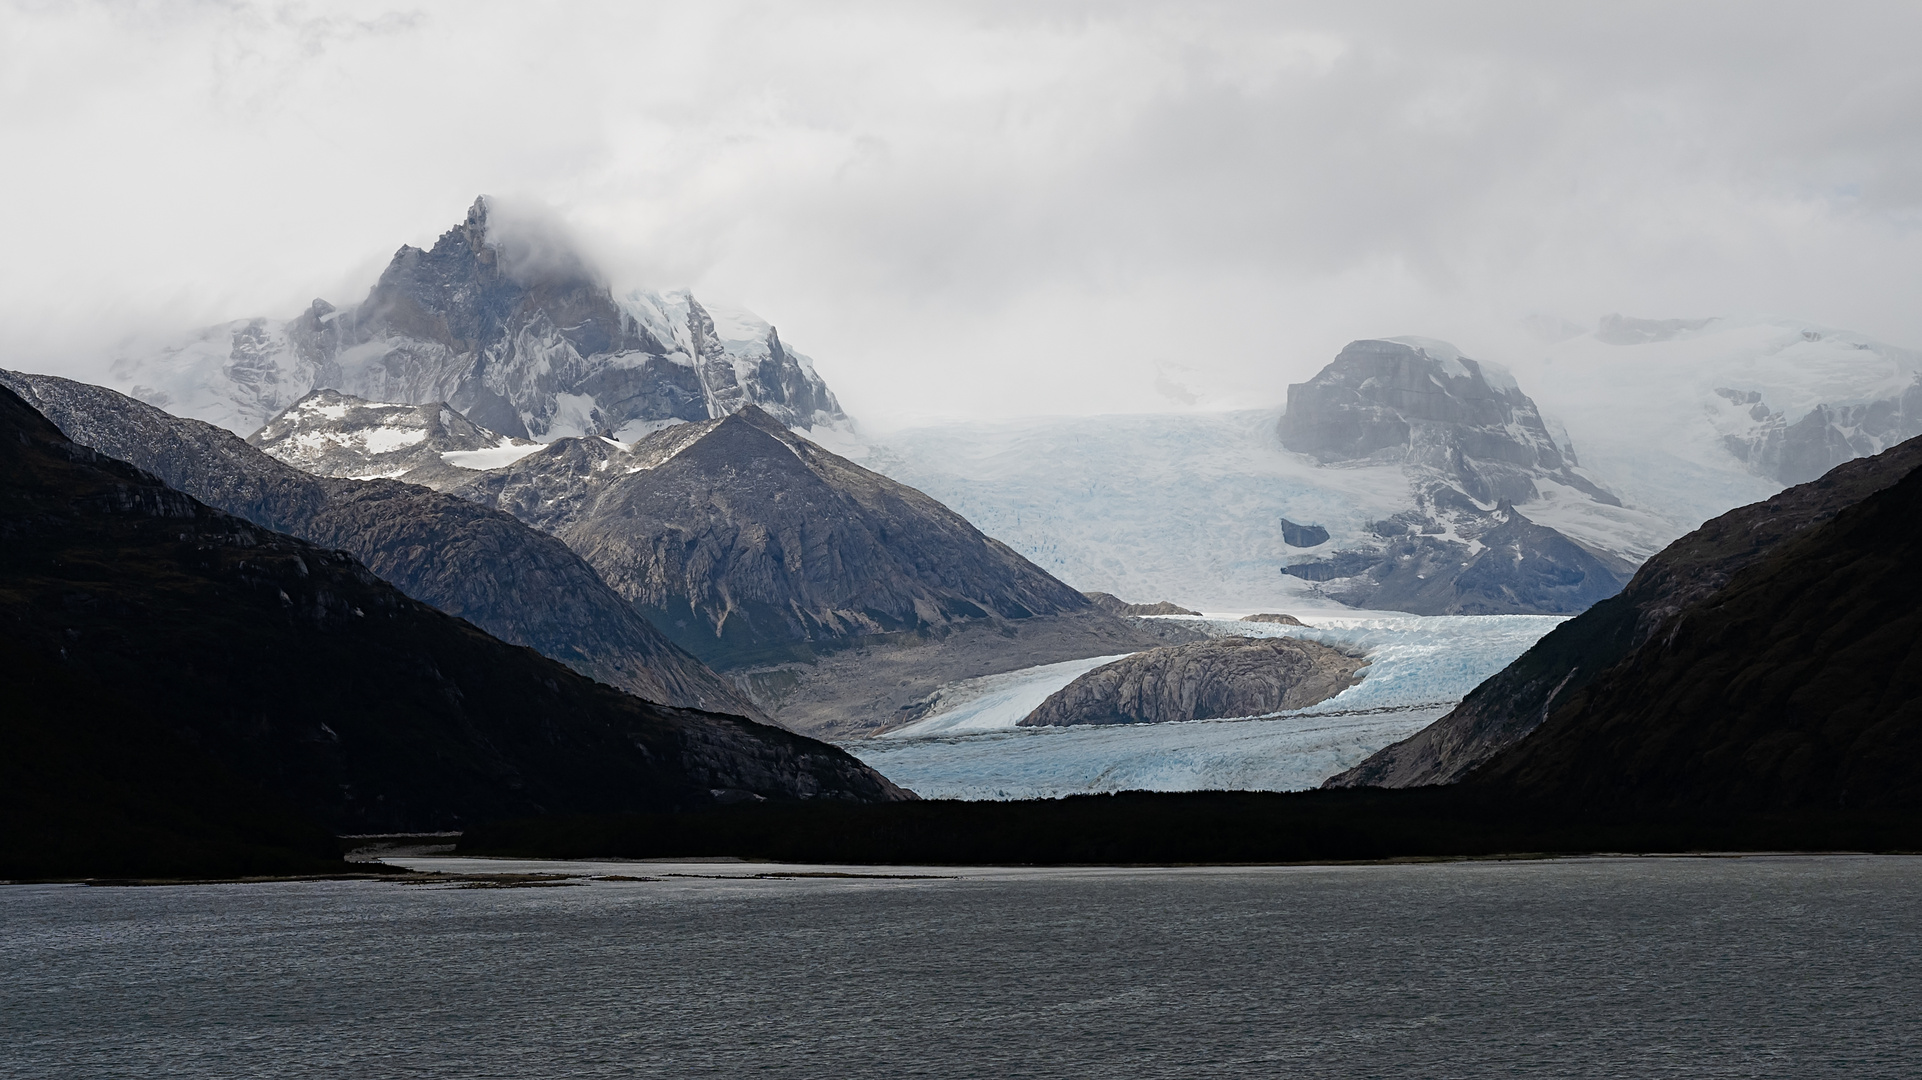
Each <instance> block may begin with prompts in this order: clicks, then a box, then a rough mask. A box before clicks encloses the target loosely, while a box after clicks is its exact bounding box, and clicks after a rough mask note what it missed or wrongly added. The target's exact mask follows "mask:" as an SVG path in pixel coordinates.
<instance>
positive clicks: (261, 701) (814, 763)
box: [0, 389, 903, 846]
mask: <svg viewBox="0 0 1922 1080" xmlns="http://www.w3.org/2000/svg"><path fill="white" fill-rule="evenodd" d="M0 543H3V544H4V549H5V556H6V557H5V558H4V559H0V657H4V658H5V661H4V662H5V666H6V668H7V669H8V673H9V674H10V675H12V676H13V678H12V680H11V681H10V682H9V690H8V699H9V708H8V709H7V710H6V712H5V718H4V732H5V738H6V741H7V742H8V743H9V744H10V745H11V746H12V747H14V748H24V749H26V750H28V751H32V752H34V753H36V754H40V755H42V756H38V757H34V758H10V759H9V760H8V761H7V762H6V769H7V771H8V772H9V773H13V774H16V776H17V775H18V774H21V773H33V772H35V771H36V770H40V769H43V768H48V767H58V768H62V769H69V770H75V771H76V775H73V776H70V777H53V778H51V779H48V778H45V777H43V778H41V779H40V780H38V781H35V782H34V783H32V784H29V785H28V787H27V790H28V791H29V792H32V791H34V790H38V791H40V792H41V793H42V794H49V793H50V794H51V795H52V796H53V797H54V798H55V799H56V804H55V805H53V806H38V807H27V808H26V809H27V810H29V811H33V812H34V813H33V818H38V819H40V820H46V819H47V818H49V817H57V813H55V812H57V811H59V810H61V809H62V805H61V803H63V802H70V801H71V793H72V792H74V791H84V790H87V789H88V788H89V787H93V788H98V787H99V786H100V784H101V783H102V779H103V776H106V775H110V774H112V773H116V772H125V771H126V767H127V765H128V762H127V760H126V758H125V755H124V753H122V754H120V755H119V757H118V758H116V759H115V760H113V761H110V762H108V763H107V765H108V766H110V767H108V768H106V769H105V770H104V771H99V772H97V771H93V769H92V765H91V760H92V758H91V756H90V755H89V754H88V753H86V747H87V746H89V745H95V746H100V745H105V746H132V747H140V746H153V745H161V744H165V747H166V748H167V749H168V751H169V752H168V754H166V755H165V756H163V757H162V758H160V759H158V760H155V761H154V762H153V763H152V769H153V770H157V771H156V772H155V773H154V774H152V775H149V776H146V777H144V778H140V783H141V785H142V786H143V787H144V788H145V789H146V790H147V791H149V792H150V793H153V794H156V795H157V796H164V794H165V792H166V791H167V790H168V789H169V788H170V787H173V786H175V785H176V784H177V783H178V782H179V778H178V777H173V776H170V775H165V774H163V773H162V772H159V771H160V770H166V769H167V768H169V761H170V760H177V759H179V758H180V757H181V756H182V755H183V754H184V755H185V756H186V758H187V759H189V760H192V761H197V762H199V763H200V764H199V765H197V766H196V769H197V771H199V772H201V773H203V774H206V775H214V776H222V777H232V778H234V780H233V783H235V784H238V785H239V786H238V787H229V788H228V789H227V791H226V795H228V796H231V798H230V799H228V800H227V801H228V802H229V803H230V804H243V803H249V802H251V803H254V804H265V805H271V804H275V803H278V804H280V805H284V806H289V807H291V808H292V809H293V810H295V811H297V812H298V813H299V814H300V815H301V816H303V817H305V818H307V819H309V820H311V821H316V822H318V823H320V824H322V825H324V826H326V827H327V828H329V829H332V830H334V831H337V832H374V831H419V830H430V829H441V828H450V827H459V826H461V825H463V824H465V823H467V822H470V821H474V820H478V819H481V818H486V817H497V816H509V815H524V814H533V813H553V812H586V811H633V810H644V809H666V808H670V807H692V806H703V805H709V804H711V803H712V802H713V801H714V799H715V795H714V792H715V791H716V790H721V791H724V792H725V791H728V790H736V791H742V792H747V793H751V794H755V795H760V796H762V797H765V798H770V799H805V798H847V799H863V800H885V799H890V798H900V797H903V796H902V794H901V793H900V792H899V791H898V789H895V788H894V787H893V786H892V785H890V784H889V783H888V782H887V781H886V780H884V779H882V778H881V777H880V776H879V775H878V774H875V773H874V772H873V771H872V770H870V769H868V768H866V767H865V766H863V765H861V764H860V763H859V762H857V761H855V760H854V759H852V758H850V757H848V756H847V755H846V754H844V753H842V752H841V751H839V750H836V749H835V748H833V747H830V746H827V745H825V744H822V743H817V742H814V741H813V740H810V739H806V738H803V737H800V736H796V735H793V734H791V733H789V732H785V731H782V730H779V729H776V728H771V727H766V726H763V725H758V724H754V723H751V722H749V721H747V720H744V719H741V718H738V717H729V716H720V715H714V714H709V713H702V712H696V711H693V710H686V709H674V708H669V707H664V706H656V705H652V704H649V703H647V702H643V701H641V700H640V699H638V698H635V697H632V696H630V695H627V694H623V693H621V692H619V691H617V690H614V689H612V688H610V687H607V686H603V685H600V684H598V683H595V682H593V681H592V680H589V679H586V678H584V677H582V676H580V675H577V674H575V673H573V672H571V671H569V670H567V669H566V668H564V667H562V666H561V665H559V664H557V663H555V662H553V661H551V660H548V659H546V658H544V657H542V656H539V655H538V654H536V653H534V652H533V651H531V650H528V649H523V648H518V647H515V646H510V645H506V644H503V643H501V642H499V641H497V640H495V639H493V638H491V637H488V636H487V635H485V634H483V633H481V632H480V631H479V630H477V629H475V628H474V627H473V626H471V625H470V624H468V623H465V622H463V621H461V620H459V619H455V618H453V617H451V616H448V615H446V614H444V613H442V612H440V611H437V610H435V609H433V608H430V607H428V606H426V605H425V604H421V603H419V602H417V601H414V600H410V599H408V598H407V597H406V596H404V595H402V594H401V593H400V592H399V591H398V590H396V589H394V588H393V587H392V586H390V585H388V584H386V583H385V582H383V581H381V580H380V579H378V578H376V577H375V576H374V575H373V574H372V573H370V572H369V571H368V570H367V569H366V568H365V567H363V566H361V565H360V564H358V563H356V562H355V561H354V560H353V559H351V558H350V557H348V556H347V555H345V554H344V553H341V552H338V551H329V550H326V549H323V548H319V547H315V546H313V545H311V544H308V543H305V542H303V541H300V540H296V539H294V538H293V537H290V536H285V535H281V534H277V533H273V532H269V531H266V530H262V529H260V528H258V527H256V526H254V525H251V524H249V523H247V522H245V521H242V520H241V519H239V518H236V517H233V516H230V515H228V514H225V513H222V512H220V511H218V510H214V509H211V508H209V507H207V506H205V505H203V504H201V503H198V502H196V501H195V500H193V499H192V498H190V497H188V496H186V495H183V494H181V493H179V492H177V491H174V490H172V489H171V488H168V487H166V486H165V485H163V484H162V483H160V481H158V480H157V479H155V478H154V477H152V476H150V475H148V474H145V473H142V472H140V471H139V470H137V469H135V468H133V467H132V466H130V465H127V464H125V463H124V462H119V461H116V460H113V459H111V458H107V457H104V456H102V455H100V454H98V453H96V452H95V451H93V450H91V449H90V448H87V447H84V446H80V445H78V444H76V443H74V442H72V441H71V440H69V439H67V438H66V437H65V436H64V435H62V434H61V433H60V432H59V430H58V429H57V428H55V427H54V426H53V425H52V424H51V423H49V422H47V421H46V420H45V419H44V418H43V417H41V416H40V415H39V414H37V413H36V412H34V411H33V410H32V409H31V407H29V406H28V405H27V404H26V403H25V402H24V401H22V400H21V399H20V398H19V397H18V396H17V395H15V394H13V393H12V392H11V391H9V390H5V389H0ZM76 686H82V687H85V688H87V693H86V694H84V695H82V696H80V697H79V698H77V699H76V698H75V697H74V695H73V694H72V691H73V689H74V688H75V687H76ZM183 747H184V748H191V752H188V751H187V750H184V749H182V748H183ZM36 748H37V749H36ZM69 781H71V782H69ZM9 791H10V792H12V791H13V785H9ZM8 797H9V798H10V799H17V798H19V795H18V794H17V792H15V793H13V794H10V795H9V796H8ZM215 801H216V802H217V801H219V800H215ZM139 809H140V807H139V806H138V805H134V806H131V807H128V812H130V813H134V812H138V811H139ZM179 809H180V807H179V806H178V804H176V803H172V802H167V803H165V804H164V805H156V806H155V807H153V812H154V813H155V814H157V815H161V816H163V817H164V816H166V815H168V814H172V813H174V812H175V811H178V810H179ZM188 816H191V814H189V815H188ZM9 820H10V822H12V821H20V820H30V819H21V818H9ZM109 824H110V822H109ZM32 839H33V838H31V837H27V838H24V839H22V838H19V837H17V836H16V837H13V838H10V839H9V840H8V843H9V844H15V843H25V844H28V845H29V846H31V845H30V842H31V840H32Z"/></svg>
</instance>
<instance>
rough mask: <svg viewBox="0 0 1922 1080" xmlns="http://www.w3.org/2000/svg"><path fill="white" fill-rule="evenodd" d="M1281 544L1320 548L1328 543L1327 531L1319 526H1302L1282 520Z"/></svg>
mask: <svg viewBox="0 0 1922 1080" xmlns="http://www.w3.org/2000/svg"><path fill="white" fill-rule="evenodd" d="M1281 542H1282V543H1284V544H1287V545H1288V546H1289V547H1298V548H1311V547H1320V546H1321V545H1322V544H1325V543H1327V542H1328V530H1327V529H1324V528H1322V527H1321V526H1319V525H1302V524H1298V523H1296V522H1293V521H1289V520H1288V519H1287V518H1282V519H1281Z"/></svg>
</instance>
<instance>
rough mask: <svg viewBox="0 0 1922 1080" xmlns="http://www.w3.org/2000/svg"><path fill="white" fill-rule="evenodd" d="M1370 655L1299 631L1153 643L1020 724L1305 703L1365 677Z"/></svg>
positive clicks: (1184, 716)
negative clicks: (1165, 644) (1284, 635)
mask: <svg viewBox="0 0 1922 1080" xmlns="http://www.w3.org/2000/svg"><path fill="white" fill-rule="evenodd" d="M1366 663H1367V661H1366V660H1364V659H1362V658H1361V657H1359V656H1351V655H1349V654H1348V653H1344V652H1342V651H1340V650H1338V649H1334V648H1331V647H1330V646H1327V645H1323V644H1321V643H1320V642H1316V641H1302V640H1298V639H1295V638H1251V637H1225V638H1215V639H1213V640H1210V641H1204V642H1197V643H1195V644H1192V645H1175V646H1171V647H1167V648H1159V649H1149V650H1147V651H1145V652H1139V653H1136V654H1134V655H1133V656H1129V657H1125V658H1123V659H1121V660H1116V661H1115V662H1114V663H1112V664H1104V665H1102V666H1101V667H1098V668H1095V669H1094V670H1093V671H1090V672H1087V673H1085V674H1083V675H1082V676H1081V677H1079V678H1077V679H1075V680H1074V681H1073V682H1071V683H1069V684H1068V685H1067V686H1064V687H1062V688H1061V689H1060V690H1057V691H1055V692H1054V693H1053V694H1052V695H1050V696H1049V698H1048V700H1046V701H1044V702H1042V703H1041V705H1040V706H1039V707H1037V708H1036V709H1035V710H1034V711H1033V712H1031V713H1029V714H1028V715H1027V716H1026V717H1024V718H1023V719H1022V721H1021V725H1022V726H1023V727H1047V726H1058V725H1066V724H1159V723H1168V722H1170V721H1180V720H1211V719H1217V718H1222V717H1235V716H1262V715H1266V714H1268V713H1274V712H1281V711H1283V710H1286V709H1302V708H1306V707H1308V706H1310V705H1313V704H1315V703H1317V702H1321V701H1326V700H1327V699H1329V698H1331V697H1333V696H1335V695H1336V694H1339V693H1341V692H1342V691H1343V690H1346V689H1347V688H1349V687H1350V686H1353V685H1355V684H1356V683H1357V682H1360V681H1361V679H1360V676H1359V674H1358V672H1360V670H1361V668H1362V667H1363V666H1364V665H1365V664H1366Z"/></svg>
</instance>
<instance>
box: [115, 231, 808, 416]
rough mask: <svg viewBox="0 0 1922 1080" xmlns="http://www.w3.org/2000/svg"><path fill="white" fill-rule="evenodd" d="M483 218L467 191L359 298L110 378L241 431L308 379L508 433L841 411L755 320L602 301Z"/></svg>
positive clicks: (134, 363) (232, 331) (558, 255)
mask: <svg viewBox="0 0 1922 1080" xmlns="http://www.w3.org/2000/svg"><path fill="white" fill-rule="evenodd" d="M497 217H498V214H497V213H496V209H495V207H494V206H493V204H492V203H491V201H490V200H488V199H487V198H486V197H482V198H480V199H478V200H476V201H475V203H474V205H473V207H472V208H471V209H469V211H468V213H467V218H466V220H465V221H463V222H462V223H461V224H460V225H457V226H455V227H454V228H452V229H450V230H448V231H447V232H446V233H444V234H442V235H441V237H440V239H439V240H437V241H436V242H435V243H434V245H433V246H432V247H431V248H428V249H426V250H422V249H420V248H415V247H406V246H404V247H402V248H401V249H400V250H399V251H398V252H396V253H395V255H394V257H393V259H392V261H391V262H389V264H388V266H387V268H386V270H385V271H383V272H382V274H381V276H380V279H379V281H378V282H376V283H375V285H374V286H373V288H372V289H371V290H370V291H369V293H368V295H367V297H366V299H364V300H363V301H362V302H360V303H359V304H355V305H352V306H349V307H336V306H335V305H333V304H330V303H328V302H327V301H325V300H315V301H314V302H313V304H312V305H311V306H310V307H309V308H308V310H307V311H305V312H304V313H302V314H301V315H299V316H298V317H296V318H294V319H291V320H287V321H277V320H272V319H265V318H254V319H245V320H241V321H238V322H233V323H228V324H224V325H221V326H216V327H210V328H208V329H206V330H203V331H201V332H199V334H197V335H196V336H194V337H193V338H191V339H190V340H188V341H185V342H181V343H178V344H175V345H173V346H170V347H168V348H166V349H163V350H161V351H160V352H159V353H157V354H154V355H137V356H129V357H123V358H121V359H120V360H118V361H116V363H115V366H114V369H113V370H114V375H115V379H116V380H117V384H118V385H121V386H123V387H126V388H127V389H128V391H129V392H130V393H131V394H132V395H133V396H135V397H137V398H140V399H141V400H144V401H147V402H149V403H151V404H154V405H158V406H160V407H162V408H166V409H169V410H170V411H173V412H175V413H177V414H179V415H183V416H191V417H195V418H198V419H204V420H208V421H210V422H213V423H216V424H219V425H221V426H223V427H226V428H228V429H230V430H232V431H235V432H237V433H241V434H246V433H249V432H252V431H254V430H255V429H257V428H259V427H260V426H261V425H262V424H263V423H265V422H266V421H267V420H268V419H269V418H271V417H273V416H275V415H277V414H279V413H281V412H282V411H283V410H285V409H286V408H287V407H288V406H290V405H292V404H294V403H295V402H296V401H298V400H300V399H301V398H303V397H305V396H306V395H307V394H308V393H309V392H310V391H312V390H314V389H337V390H341V391H344V392H346V393H349V394H352V395H354V396H356V397H360V398H364V399H367V400H370V401H380V402H398V403H405V404H414V405H434V404H437V403H440V402H447V403H449V404H451V405H452V406H453V407H454V409H455V410H456V411H458V412H460V413H461V414H462V415H463V416H465V417H467V418H468V419H470V420H472V421H474V422H475V423H477V424H481V425H484V426H486V427H488V428H491V429H493V430H495V431H498V432H503V433H505V434H508V435H512V436H515V437H539V438H551V437H554V436H557V435H569V434H572V435H586V434H594V433H621V432H625V433H626V434H625V435H623V437H629V438H631V437H634V436H636V435H638V434H641V433H644V432H645V431H646V430H648V429H649V428H650V426H653V425H658V424H660V423H662V422H665V421H674V420H706V419H709V418H711V417H716V416H722V415H726V414H727V413H729V412H732V411H733V410H735V409H738V408H740V407H742V406H743V405H746V404H750V403H751V404H756V405H759V406H761V407H762V408H764V409H765V410H767V411H769V412H770V413H772V414H774V415H777V416H779V417H780V418H781V419H782V421H783V422H784V423H787V424H791V425H793V426H796V427H802V428H807V427H810V426H812V425H814V424H816V423H823V422H826V423H833V422H837V421H840V420H844V419H845V416H844V414H843V413H842V412H841V408H840V406H839V404H838V403H836V401H835V400H834V395H833V394H832V393H830V392H829V391H828V388H827V386H826V384H825V383H823V382H822V381H821V379H820V377H819V376H818V375H816V374H815V372H814V367H813V362H812V361H810V360H809V359H808V358H807V357H805V356H802V355H801V354H799V353H797V352H794V351H793V350H792V349H791V348H789V347H788V346H787V345H786V343H784V342H783V341H782V340H781V338H780V335H779V334H778V333H776V332H775V330H774V328H773V327H771V326H769V325H767V324H766V323H765V322H762V321H761V320H759V319H757V318H755V317H754V316H752V315H749V314H747V313H745V312H726V311H710V310H709V309H708V308H707V307H705V306H703V305H702V304H701V303H700V302H699V301H697V300H696V299H695V298H694V297H693V296H692V295H691V294H688V293H685V292H674V293H664V294H663V293H652V292H633V293H629V294H626V295H623V296H616V295H615V294H614V293H613V292H612V291H611V290H610V289H609V288H608V286H607V284H606V283H605V282H604V281H603V280H602V279H601V278H600V276H599V274H598V273H597V272H596V271H595V270H594V269H593V267H592V266H591V265H589V264H588V262H587V260H586V259H584V258H583V257H581V256H580V255H579V254H578V253H577V252H574V251H572V250H571V249H570V248H569V247H568V246H567V244H566V242H565V241H564V240H562V239H560V238H558V237H556V236H551V235H530V234H529V233H528V231H527V230H526V229H515V228H504V227H499V226H500V223H499V222H498V221H497V220H495V219H496V218H497Z"/></svg>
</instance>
